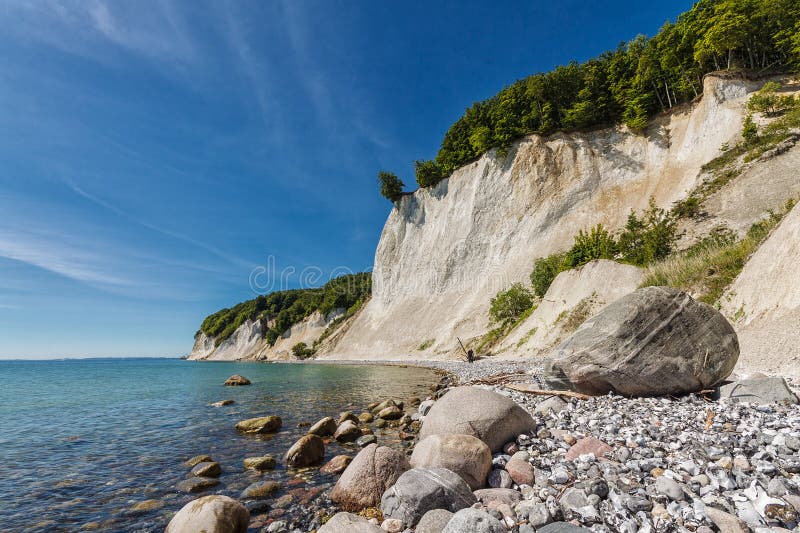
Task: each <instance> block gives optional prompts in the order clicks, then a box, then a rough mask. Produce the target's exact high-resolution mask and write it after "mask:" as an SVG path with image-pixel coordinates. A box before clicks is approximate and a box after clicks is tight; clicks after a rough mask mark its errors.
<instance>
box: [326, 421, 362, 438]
mask: <svg viewBox="0 0 800 533" xmlns="http://www.w3.org/2000/svg"><path fill="white" fill-rule="evenodd" d="M360 436H361V430H360V429H358V426H357V425H356V424H355V423H354V422H353V421H352V420H345V421H344V422H342V423H341V424H339V427H337V428H336V433H334V434H333V438H334V439H336V440H337V441H338V442H353V441H354V440H356V439H357V438H358V437H360Z"/></svg>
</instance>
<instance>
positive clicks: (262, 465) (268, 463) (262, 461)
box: [244, 455, 275, 472]
mask: <svg viewBox="0 0 800 533" xmlns="http://www.w3.org/2000/svg"><path fill="white" fill-rule="evenodd" d="M244 467H245V468H247V469H248V470H258V471H260V472H263V471H265V470H272V469H273V468H275V458H274V457H272V456H271V455H263V456H261V457H247V458H245V460H244Z"/></svg>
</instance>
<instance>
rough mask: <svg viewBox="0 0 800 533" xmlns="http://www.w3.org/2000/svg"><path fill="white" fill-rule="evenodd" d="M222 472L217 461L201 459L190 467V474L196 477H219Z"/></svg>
mask: <svg viewBox="0 0 800 533" xmlns="http://www.w3.org/2000/svg"><path fill="white" fill-rule="evenodd" d="M220 474H222V468H221V467H220V466H219V463H216V462H214V461H203V462H202V463H197V464H196V465H194V468H192V475H193V476H198V477H219V476H220Z"/></svg>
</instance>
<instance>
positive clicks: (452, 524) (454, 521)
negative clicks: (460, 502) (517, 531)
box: [442, 508, 506, 533]
mask: <svg viewBox="0 0 800 533" xmlns="http://www.w3.org/2000/svg"><path fill="white" fill-rule="evenodd" d="M465 531H469V532H470V533H506V528H505V526H504V525H503V523H502V522H500V520H498V519H497V518H495V517H493V516H492V515H490V514H489V513H485V512H483V511H480V510H478V509H471V508H470V509H461V510H460V511H459V512H457V513H456V514H454V515H453V518H451V519H450V521H449V522H448V523H447V525H446V526H445V527H444V529H443V530H442V533H464V532H465Z"/></svg>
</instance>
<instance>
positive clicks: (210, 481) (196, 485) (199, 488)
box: [175, 477, 219, 494]
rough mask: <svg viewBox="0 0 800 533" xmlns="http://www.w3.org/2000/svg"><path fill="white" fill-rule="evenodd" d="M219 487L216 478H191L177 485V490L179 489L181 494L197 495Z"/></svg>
mask: <svg viewBox="0 0 800 533" xmlns="http://www.w3.org/2000/svg"><path fill="white" fill-rule="evenodd" d="M217 485H219V480H218V479H216V478H211V477H190V478H189V479H184V480H183V481H181V482H180V483H178V484H177V485H175V488H176V489H178V490H179V491H180V492H186V493H188V494H195V493H197V492H203V491H206V490H208V489H210V488H212V487H216V486H217Z"/></svg>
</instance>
